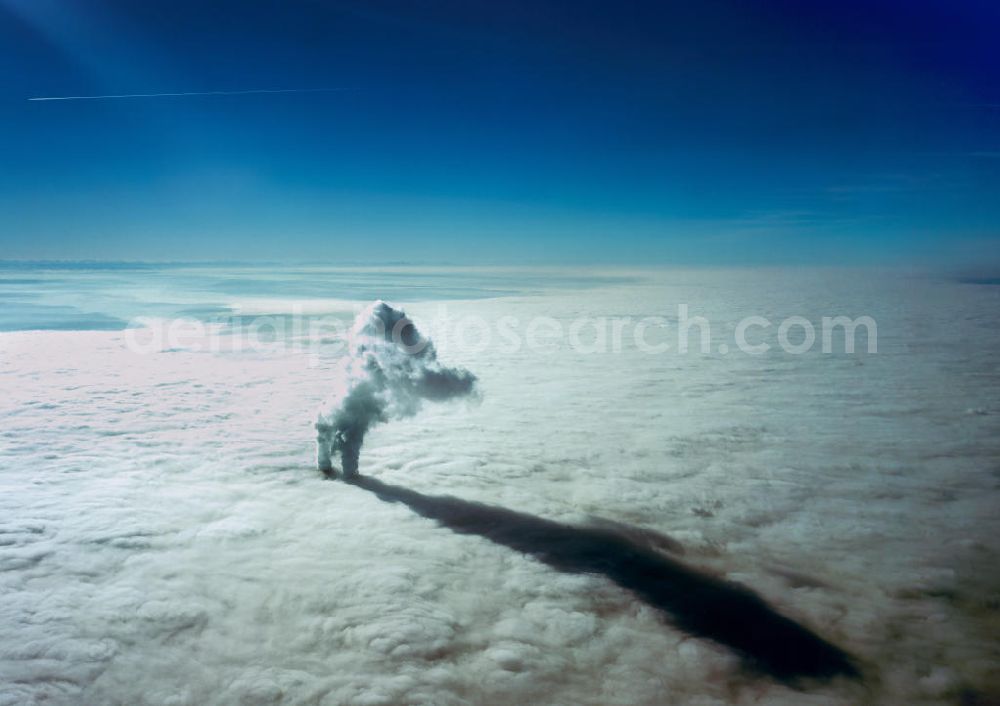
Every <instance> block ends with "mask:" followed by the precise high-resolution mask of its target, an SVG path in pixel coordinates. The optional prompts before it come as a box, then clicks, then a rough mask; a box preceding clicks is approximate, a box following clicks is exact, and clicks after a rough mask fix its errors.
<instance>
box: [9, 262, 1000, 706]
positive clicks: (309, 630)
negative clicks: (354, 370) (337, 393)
mask: <svg viewBox="0 0 1000 706" xmlns="http://www.w3.org/2000/svg"><path fill="white" fill-rule="evenodd" d="M276 276H280V277H287V278H294V276H295V275H294V273H292V272H289V271H288V270H278V271H277V275H276ZM655 277H656V278H657V279H654V280H652V281H650V282H648V283H646V284H642V285H633V284H622V285H616V286H614V287H604V288H602V289H600V290H593V291H589V292H588V291H581V292H561V291H558V290H552V289H548V290H543V291H540V292H539V293H538V294H536V295H530V296H528V295H525V296H517V297H497V298H493V299H480V300H478V301H461V302H450V303H449V307H450V310H451V312H452V314H453V316H454V318H455V320H462V319H464V318H465V317H472V316H482V317H484V318H486V320H487V321H489V322H490V323H491V324H495V323H496V322H499V321H501V320H502V318H503V317H506V316H514V317H517V318H518V319H520V320H521V321H522V322H523V321H529V320H531V319H532V317H536V316H552V317H555V318H557V319H558V320H560V321H562V322H569V321H571V320H572V317H574V316H577V315H579V313H581V312H583V313H586V314H587V315H591V316H609V317H610V316H616V315H621V314H623V313H627V314H629V315H633V316H647V315H661V314H663V313H664V308H665V307H667V306H669V305H670V303H671V302H677V301H688V302H692V303H695V302H696V303H697V308H694V307H693V313H700V314H704V315H705V316H707V317H709V318H710V319H711V320H712V321H713V322H715V321H719V322H720V324H719V326H718V327H713V329H712V330H713V333H714V332H715V331H716V330H717V329H718V332H719V336H722V335H723V334H724V332H725V331H726V326H725V324H726V323H728V322H732V321H735V320H738V318H739V317H741V316H744V315H747V314H752V313H755V312H756V313H760V312H763V313H765V314H767V315H768V316H771V315H772V314H773V315H774V316H776V317H777V316H779V315H787V314H794V313H800V314H803V315H805V316H809V317H810V318H811V319H812V320H814V321H816V320H818V317H819V316H822V315H825V314H829V313H831V312H830V311H829V308H830V302H835V303H836V309H835V310H834V311H833V312H832V313H838V311H848V312H851V313H857V314H861V313H870V314H871V315H872V316H874V317H875V318H876V319H877V320H878V322H879V333H880V337H879V339H880V340H879V343H880V351H879V353H878V355H874V356H861V357H858V356H854V357H848V356H842V355H835V356H825V355H821V354H818V353H817V354H815V355H803V356H793V357H789V356H786V355H784V354H782V353H781V352H780V351H779V350H777V349H776V350H775V351H774V352H773V353H772V354H768V355H766V356H760V357H752V356H745V355H729V356H714V355H711V356H708V355H701V354H692V355H680V354H677V353H675V352H674V351H671V352H669V353H666V354H660V355H649V354H645V353H642V352H640V351H638V350H636V349H635V348H634V347H633V346H632V345H630V344H629V343H628V341H626V346H625V348H624V350H623V351H622V352H621V353H617V354H585V353H578V352H574V351H572V350H568V349H567V348H565V347H562V348H555V347H553V350H552V351H551V352H550V353H548V354H539V353H534V352H532V351H528V350H523V351H517V352H514V353H511V352H505V351H503V350H501V349H498V348H497V347H490V348H487V349H485V350H483V351H482V352H480V353H476V354H474V355H473V354H471V353H470V352H469V351H468V350H463V349H462V346H460V345H456V344H455V341H454V340H452V339H451V338H450V337H449V336H450V335H451V334H450V333H449V331H448V330H443V329H447V328H448V327H438V326H436V327H435V331H434V340H435V343H436V344H437V349H438V351H439V353H440V354H441V356H442V358H443V359H444V360H445V362H447V363H449V364H455V365H462V366H465V367H469V368H471V369H473V370H474V371H475V372H476V374H477V375H478V376H479V384H480V385H481V386H482V388H483V389H484V390H487V391H488V394H487V395H485V396H484V400H483V404H481V405H477V406H474V407H471V408H470V409H469V410H467V411H466V410H463V413H461V414H459V413H457V410H456V409H455V407H454V406H453V405H432V404H426V405H424V406H423V409H422V411H421V413H420V414H418V415H416V416H413V417H408V418H405V419H401V420H398V421H394V422H392V423H391V424H386V425H382V426H376V427H374V428H373V429H372V430H371V431H370V432H369V435H368V437H367V439H366V445H365V449H364V452H365V453H364V474H363V475H362V476H361V477H360V480H359V481H358V482H357V483H355V484H340V483H329V482H325V481H324V480H322V479H321V478H318V477H317V474H316V473H315V472H313V471H312V466H313V463H314V456H313V453H314V448H313V444H312V437H311V435H307V434H304V433H303V432H304V422H305V421H306V420H305V419H304V418H303V417H304V414H303V410H306V409H315V408H317V407H319V405H320V404H321V402H322V400H323V398H324V396H325V393H326V391H328V390H329V388H330V385H331V380H332V379H334V377H335V371H334V367H333V366H334V364H335V363H336V361H334V360H332V359H328V358H325V357H322V356H320V357H319V359H318V360H316V359H315V358H314V357H313V355H312V353H313V351H312V349H304V348H296V347H288V348H276V349H273V350H272V349H267V350H262V351H256V350H232V349H230V348H229V347H224V348H223V351H224V352H221V353H213V352H210V351H208V350H205V351H203V352H193V351H190V350H187V349H171V350H164V351H162V352H158V353H151V354H147V355H140V354H135V353H131V352H129V350H128V349H127V348H126V347H125V345H124V342H123V338H124V336H123V334H122V333H116V332H101V331H90V332H21V333H8V334H0V390H2V393H3V394H0V706H22V704H43V703H44V704H56V705H58V706H62V705H63V704H66V705H67V706H69V705H73V706H75V705H76V704H136V705H140V704H142V705H147V704H148V705H149V706H161V705H162V706H168V705H169V706H213V705H217V706H229V705H230V704H256V705H260V704H282V705H284V706H314V705H315V706H411V705H412V706H423V705H425V704H436V705H440V706H453V705H454V706H460V705H462V704H470V703H473V704H490V706H522V705H523V704H551V705H553V706H659V705H662V704H664V703H670V704H676V705H677V706H724V705H726V704H739V705H740V706H751V705H756V706H759V705H760V704H767V705H768V706H844V705H845V704H859V703H865V704H873V705H874V704H879V705H881V704H884V705H885V706H897V705H898V704H907V705H909V704H913V705H920V706H929V705H934V706H937V705H939V704H940V705H945V704H956V703H961V702H962V701H963V700H964V701H966V702H968V703H992V702H993V701H996V694H998V693H1000V683H998V680H997V677H996V669H995V662H996V659H995V653H996V630H995V629H993V628H994V626H995V621H996V618H997V611H996V607H995V595H996V586H997V585H998V581H997V572H996V567H998V566H1000V551H998V550H1000V539H998V538H1000V516H998V513H997V512H996V507H997V502H998V501H997V498H998V488H997V477H996V474H995V469H996V468H1000V436H998V435H997V434H996V427H997V420H998V419H1000V402H998V401H1000V377H998V375H997V370H996V351H997V350H1000V308H998V307H997V306H996V296H995V289H990V288H987V287H974V286H970V285H953V284H948V283H940V284H938V283H934V282H932V281H925V280H916V279H914V278H912V277H906V278H896V277H892V276H889V275H886V276H881V277H878V278H868V277H856V276H852V275H850V274H849V273H846V272H843V271H837V272H823V271H814V270H809V271H805V270H803V271H801V272H798V271H795V272H786V273H777V272H774V271H767V272H764V271H760V272H755V271H754V270H750V269H747V270H740V271H738V272H711V271H706V270H698V271H684V270H672V271H671V272H670V273H669V275H666V274H657V275H655ZM385 279H386V280H387V281H392V277H390V276H386V277H385ZM427 279H429V280H430V282H429V283H428V286H434V285H442V283H444V282H446V280H445V279H442V278H441V277H439V276H436V275H435V276H433V277H428V278H427ZM160 282H161V283H162V284H163V286H164V287H165V288H166V289H167V290H168V291H167V292H166V293H165V294H164V296H172V295H174V294H176V293H179V292H183V291H185V290H184V288H185V287H186V286H187V282H186V281H185V280H183V279H175V278H174V276H173V275H170V274H169V273H166V274H164V275H163V276H162V278H161V279H160ZM129 286H130V287H132V288H133V289H134V291H137V292H146V291H147V289H144V287H147V288H148V274H138V275H136V277H135V279H134V281H133V282H132V284H130V285H129ZM66 289H71V288H70V287H66ZM539 289H540V290H541V289H542V288H541V287H539ZM271 306H277V305H276V304H272V305H271ZM288 310H289V309H288V308H287V307H284V308H278V309H273V310H272V311H278V312H280V311H288ZM267 311H268V310H265V313H266V312H267ZM437 311H438V303H437V302H436V301H430V302H427V303H424V304H413V305H408V306H407V312H408V313H409V314H411V315H412V316H414V318H418V320H420V321H425V320H431V319H433V318H434V317H435V316H436V313H437ZM730 330H731V329H730ZM718 342H719V341H718V340H716V341H715V343H718ZM325 351H327V352H329V349H325ZM445 351H447V356H445ZM309 421H311V420H309ZM375 479H377V480H378V481H381V482H382V483H386V484H390V485H395V486H400V487H403V488H405V489H407V490H412V491H414V492H417V493H420V494H421V495H424V496H441V495H447V496H454V497H456V498H460V499H461V500H464V501H469V502H479V503H486V504H490V505H496V506H501V507H502V508H509V509H511V510H514V511H516V512H518V513H525V514H530V515H532V516H534V517H538V518H543V519H545V520H551V521H555V522H558V523H560V524H567V525H575V524H577V523H580V522H582V521H585V520H586V519H587V518H588V517H590V516H592V515H598V516H600V517H601V518H605V520H606V521H605V523H603V524H602V525H601V526H602V527H603V528H606V529H607V530H608V531H615V532H622V533H626V534H627V535H628V536H629V537H631V538H633V539H635V540H636V541H638V540H640V539H641V540H643V541H645V542H646V543H647V544H649V545H651V546H653V547H658V548H659V549H662V550H663V552H664V553H665V554H666V555H667V556H668V558H669V557H670V556H672V557H674V558H676V557H677V556H678V554H679V552H680V550H681V547H683V550H684V555H683V561H684V563H685V564H686V565H689V566H691V567H697V568H698V569H700V570H705V571H712V572H715V573H716V574H717V575H718V576H719V577H720V578H723V579H725V580H728V581H734V582H738V583H740V584H742V585H745V586H747V587H749V588H751V589H753V590H754V591H755V592H757V593H758V594H759V595H760V596H761V597H762V598H764V599H765V600H766V601H767V602H768V604H769V605H771V606H773V607H774V609H775V610H777V611H779V612H780V613H781V614H782V615H785V616H788V617H789V618H792V619H794V620H796V621H797V622H800V623H802V624H804V625H807V626H809V627H810V628H812V629H814V630H815V631H816V632H818V633H819V634H821V635H822V636H823V637H824V638H826V639H828V640H830V641H831V642H833V643H835V644H836V645H838V646H840V647H842V648H844V649H845V650H848V651H849V652H850V653H851V654H852V655H856V656H857V657H858V658H859V659H860V660H861V661H862V666H863V668H864V671H865V679H864V681H863V682H860V683H859V682H853V681H850V680H842V681H833V682H829V683H818V684H815V685H814V684H806V685H805V686H804V687H803V689H802V690H796V689H791V688H789V687H787V686H786V685H784V684H782V683H780V682H777V681H775V680H773V679H770V678H768V677H767V676H761V675H760V674H754V673H748V672H747V670H746V669H745V668H744V665H743V663H742V661H741V660H740V659H738V657H737V655H736V653H735V652H734V651H733V650H732V649H730V648H728V647H726V646H724V645H720V644H718V643H716V642H715V641H713V640H711V639H706V638H705V637H704V634H702V635H701V636H699V635H697V634H695V633H692V632H689V631H685V630H683V629H681V627H680V626H678V625H676V624H674V623H672V622H671V621H670V620H667V619H665V616H664V615H663V614H662V613H661V612H660V611H658V610H656V609H654V608H651V607H649V605H648V604H647V603H646V602H644V601H642V600H639V599H637V598H636V596H635V594H634V593H632V592H630V590H628V589H627V588H625V587H624V586H623V585H622V584H618V583H615V582H614V581H612V580H609V579H608V578H607V576H606V574H599V573H591V572H588V573H567V572H565V571H561V570H557V569H556V568H554V567H553V566H552V565H550V564H546V563H544V562H543V561H540V560H538V559H537V558H535V557H533V556H530V555H528V554H526V553H524V552H522V551H517V550H514V549H512V548H511V547H510V546H509V545H508V546H502V545H500V544H497V543H496V542H495V541H490V539H488V538H486V537H484V536H479V535H477V534H462V533H458V532H455V531H451V530H450V529H449V528H448V527H447V526H442V523H441V521H440V520H434V519H429V518H428V517H427V516H421V515H420V514H418V513H417V512H416V511H415V508H413V507H410V506H407V505H404V504H401V503H398V502H397V503H389V502H385V501H383V500H382V499H380V498H379V497H377V496H376V495H375V494H374V493H373V492H371V491H370V490H368V489H366V487H365V484H370V483H371V482H372V481H373V480H375ZM489 519H490V515H488V514H487V515H483V514H478V515H474V516H469V517H468V521H469V522H473V523H477V524H478V523H481V522H486V521H488V520H489ZM507 526H508V525H497V526H496V527H495V528H491V529H490V530H489V531H490V533H493V532H494V530H495V531H504V529H505V527H507ZM636 527H640V528H642V529H641V530H636V529H635V528H636ZM528 529H529V530H530V527H529V528H528ZM649 531H652V532H655V534H650V532H649ZM518 536H523V535H518ZM610 564H611V566H612V567H613V566H614V562H610ZM693 595H694V597H695V598H697V597H698V596H705V595H706V594H705V593H701V594H698V593H695V594H693ZM680 598H681V599H684V598H686V594H683V593H682V594H681V595H680ZM991 699H992V701H991Z"/></svg>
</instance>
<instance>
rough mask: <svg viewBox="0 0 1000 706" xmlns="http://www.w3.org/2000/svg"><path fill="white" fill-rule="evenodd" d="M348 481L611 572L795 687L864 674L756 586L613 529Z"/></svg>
mask: <svg viewBox="0 0 1000 706" xmlns="http://www.w3.org/2000/svg"><path fill="white" fill-rule="evenodd" d="M347 482H348V483H350V484H351V485H354V486H357V487H358V488H363V489H365V490H368V491H370V492H372V493H374V494H375V495H376V496H378V497H379V498H380V499H381V500H384V501H386V502H398V503H403V504H404V505H406V506H407V507H409V508H410V509H411V510H413V511H414V512H415V513H417V514H418V515H421V516H423V517H426V518H429V519H432V520H436V521H437V522H438V523H440V524H441V525H443V526H445V527H447V528H449V529H451V530H452V531H454V532H458V533H460V534H472V535H479V536H480V537H485V538H486V539H489V540H490V541H492V542H495V543H497V544H501V545H503V546H505V547H510V548H511V549H514V550H516V551H519V552H522V553H524V554H527V555H529V556H532V557H534V558H535V559H537V560H538V561H541V562H543V563H545V564H547V565H548V566H551V567H552V568H554V569H557V570H558V571H564V572H568V573H590V574H600V575H603V576H606V577H607V578H609V579H610V580H611V581H613V582H615V583H616V584H618V585H619V586H621V587H622V588H625V589H627V590H629V591H631V592H632V593H633V594H635V595H636V596H637V597H638V598H640V599H641V600H642V601H644V602H645V603H647V604H649V605H650V606H653V607H654V608H658V609H659V610H661V611H663V612H664V613H665V614H666V615H667V616H668V618H669V619H670V621H671V622H672V623H673V624H674V625H675V626H676V627H678V628H680V629H681V630H683V631H685V632H687V633H690V634H691V635H696V636H698V637H702V638H707V639H710V640H714V641H715V642H717V643H719V644H722V645H726V646H727V647H729V648H731V649H733V650H735V651H736V652H737V653H739V654H740V655H741V656H742V657H743V659H744V662H745V664H746V665H747V666H748V667H750V668H752V669H754V670H756V671H759V672H762V673H764V674H767V675H770V676H771V677H773V678H775V679H777V680H779V681H782V682H785V683H788V684H791V685H795V684H796V683H798V682H800V681H801V680H802V679H803V678H814V679H830V678H833V677H836V676H847V677H852V678H856V677H858V676H859V672H858V669H857V668H856V667H855V665H854V663H853V660H852V658H851V657H850V656H849V655H848V654H847V653H845V652H844V651H843V650H841V649H839V648H837V647H836V646H834V645H832V644H830V643H829V642H827V641H825V640H823V639H822V638H820V637H819V636H817V635H816V634H815V633H813V632H812V631H810V630H809V629H808V628H806V627H804V626H802V625H799V624H798V623H796V622H795V621H793V620H790V619H789V618H786V617H784V616H783V615H780V614H779V613H777V612H776V611H775V610H774V609H772V608H771V607H770V606H768V605H767V603H765V602H764V600H763V599H761V598H760V596H758V595H757V594H755V593H754V592H753V591H751V590H749V589H747V588H746V587H744V586H741V585H739V584H736V583H733V582H731V581H726V580H724V579H720V578H718V577H715V576H710V575H708V574H705V573H703V572H701V571H698V570H696V569H693V568H690V567H688V566H685V565H684V564H683V563H681V562H679V561H677V560H675V559H672V558H671V557H668V556H666V555H664V554H662V553H661V552H659V551H656V550H655V549H653V548H651V547H649V546H645V545H643V544H642V543H639V542H637V541H635V540H634V539H633V538H631V537H629V536H628V535H627V534H625V533H622V532H620V531H615V529H614V528H608V527H574V526H571V525H565V524H562V523H559V522H554V521H552V520H546V519H543V518H540V517H535V516H533V515H527V514H525V513H522V512H515V511H513V510H507V509H505V508H502V507H496V506H492V505H484V504H481V503H475V502H469V501H467V500H461V499H459V498H453V497H450V496H433V495H423V494H422V493H418V492H416V491H413V490H409V489H407V488H403V487H400V486H396V485H389V484H388V483H383V482H381V481H379V480H376V479H374V478H369V477H365V476H359V477H356V478H353V479H350V480H348V481H347Z"/></svg>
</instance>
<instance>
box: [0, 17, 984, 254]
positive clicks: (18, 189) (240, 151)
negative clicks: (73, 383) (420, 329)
mask: <svg viewBox="0 0 1000 706" xmlns="http://www.w3.org/2000/svg"><path fill="white" fill-rule="evenodd" d="M998 32H1000V5H997V4H996V3H994V2H959V3H954V2H950V3H946V2H920V1H910V2H887V1H880V0H868V1H865V2H862V1H860V0H841V1H839V2H826V1H825V0H817V1H816V2H799V1H796V2H792V1H791V0H787V1H786V0H763V1H761V2H749V3H748V2H737V1H732V2H726V1H722V0H705V1H704V2H683V3H682V2H669V1H666V2H649V3H645V2H639V3H608V2H587V1H585V0H584V1H579V0H578V1H576V2H561V3H554V2H541V1H539V0H532V1H528V2H521V1H519V0H515V1H512V2H502V3H500V2H489V3H486V2H483V3H474V2H457V1H455V2H452V1H448V2H437V1H430V0H415V1H410V2H381V1H378V0H374V1H372V0H368V1H361V0H358V1H357V2H335V1H330V2H306V1H304V0H302V1H298V2H254V1H252V0H240V1H239V2H234V1H230V0H217V1H212V0H208V1H199V2H189V1H187V0H170V1H166V0H145V1H144V2H131V1H125V0H119V1H106V0H88V1H87V2H74V1H70V0H0V45H2V46H3V47H4V57H5V59H4V61H3V62H2V64H0V153H2V155H3V156H2V161H0V259H5V258H7V259H10V258H14V259H113V260H119V259H122V260H135V259H142V260H220V259H225V260H230V259H236V260H255V259H262V260H274V259H289V260H301V259H316V260H322V261H324V262H332V263H337V262H356V261H370V262H386V261H394V262H398V261H413V262H463V263H464V262H470V263H527V262H544V263H557V262H569V263H650V262H658V263H665V264H670V263H679V264H788V263H809V264H812V263H826V264H857V263H862V264H863V263H878V264H883V263H897V262H900V263H917V264H931V263H945V264H949V265H963V264H970V263H983V262H994V263H996V262H1000V198H997V197H996V195H997V194H998V193H1000V52H997V50H996V48H995V44H996V42H995V37H996V36H997V34H998ZM292 88H308V89H316V88H335V89H342V90H336V91H329V92H311V93H283V94H250V95H232V96H229V95H215V96H187V97H160V98H134V99H117V100H110V99H109V100H87V101H52V102H38V101H28V100H27V99H28V98H30V97H38V96H66V95H97V94H125V93H158V92H183V91H189V92H196V91H241V90H253V89H292Z"/></svg>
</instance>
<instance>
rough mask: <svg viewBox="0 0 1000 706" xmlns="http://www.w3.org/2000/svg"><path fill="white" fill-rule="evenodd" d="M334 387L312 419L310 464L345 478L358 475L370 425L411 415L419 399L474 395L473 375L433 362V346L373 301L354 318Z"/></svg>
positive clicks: (394, 312)
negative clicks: (336, 465) (338, 461)
mask: <svg viewBox="0 0 1000 706" xmlns="http://www.w3.org/2000/svg"><path fill="white" fill-rule="evenodd" d="M349 346H350V349H349V350H348V355H347V358H346V359H345V361H344V362H343V367H342V369H341V370H340V371H339V375H338V378H339V379H338V381H337V382H338V387H337V389H336V390H335V391H334V393H333V395H332V396H331V397H330V398H329V399H328V400H327V402H326V403H325V404H324V405H323V408H322V409H321V410H320V412H319V415H318V418H317V420H316V431H317V436H316V464H317V466H318V467H319V469H320V470H321V471H323V472H324V473H327V474H332V473H333V471H334V469H333V457H334V456H336V455H337V454H338V453H339V454H340V459H341V468H342V471H343V475H344V477H345V478H351V477H354V476H355V475H357V472H358V457H359V455H360V453H361V445H362V443H364V438H365V434H366V433H367V432H368V430H369V429H370V428H371V427H372V426H373V425H375V424H378V423H380V422H386V421H388V420H390V419H400V418H403V417H410V416H412V415H414V414H416V413H417V412H418V411H419V410H420V407H421V405H422V403H423V401H424V400H432V401H444V400H449V399H456V398H461V397H478V394H479V393H478V390H477V388H476V376H475V375H473V374H472V373H471V372H469V371H468V370H465V369H464V368H448V367H445V366H443V365H441V363H439V362H438V359H437V352H436V351H435V349H434V344H433V343H432V342H431V340H430V339H429V338H426V337H424V336H422V335H421V334H420V332H419V331H417V328H416V326H414V325H413V322H412V321H410V319H409V318H407V316H406V314H405V312H403V311H402V310H400V309H394V308H393V307H391V306H389V305H388V304H386V303H385V302H383V301H381V300H378V301H376V302H374V303H373V304H371V305H369V306H368V307H367V308H365V309H364V310H363V311H361V313H359V314H358V315H357V317H356V318H355V319H354V326H353V327H352V329H351V334H350V338H349Z"/></svg>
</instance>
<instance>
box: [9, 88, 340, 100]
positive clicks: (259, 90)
mask: <svg viewBox="0 0 1000 706" xmlns="http://www.w3.org/2000/svg"><path fill="white" fill-rule="evenodd" d="M346 90H350V89H347V88H277V89H267V88H255V89H251V90H249V91H184V92H183V93H122V94H119V95H109V96H40V97H37V98H29V99H28V100H29V101H89V100H103V99H106V98H161V97H165V96H248V95H253V94H255V93H330V92H332V91H346Z"/></svg>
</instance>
